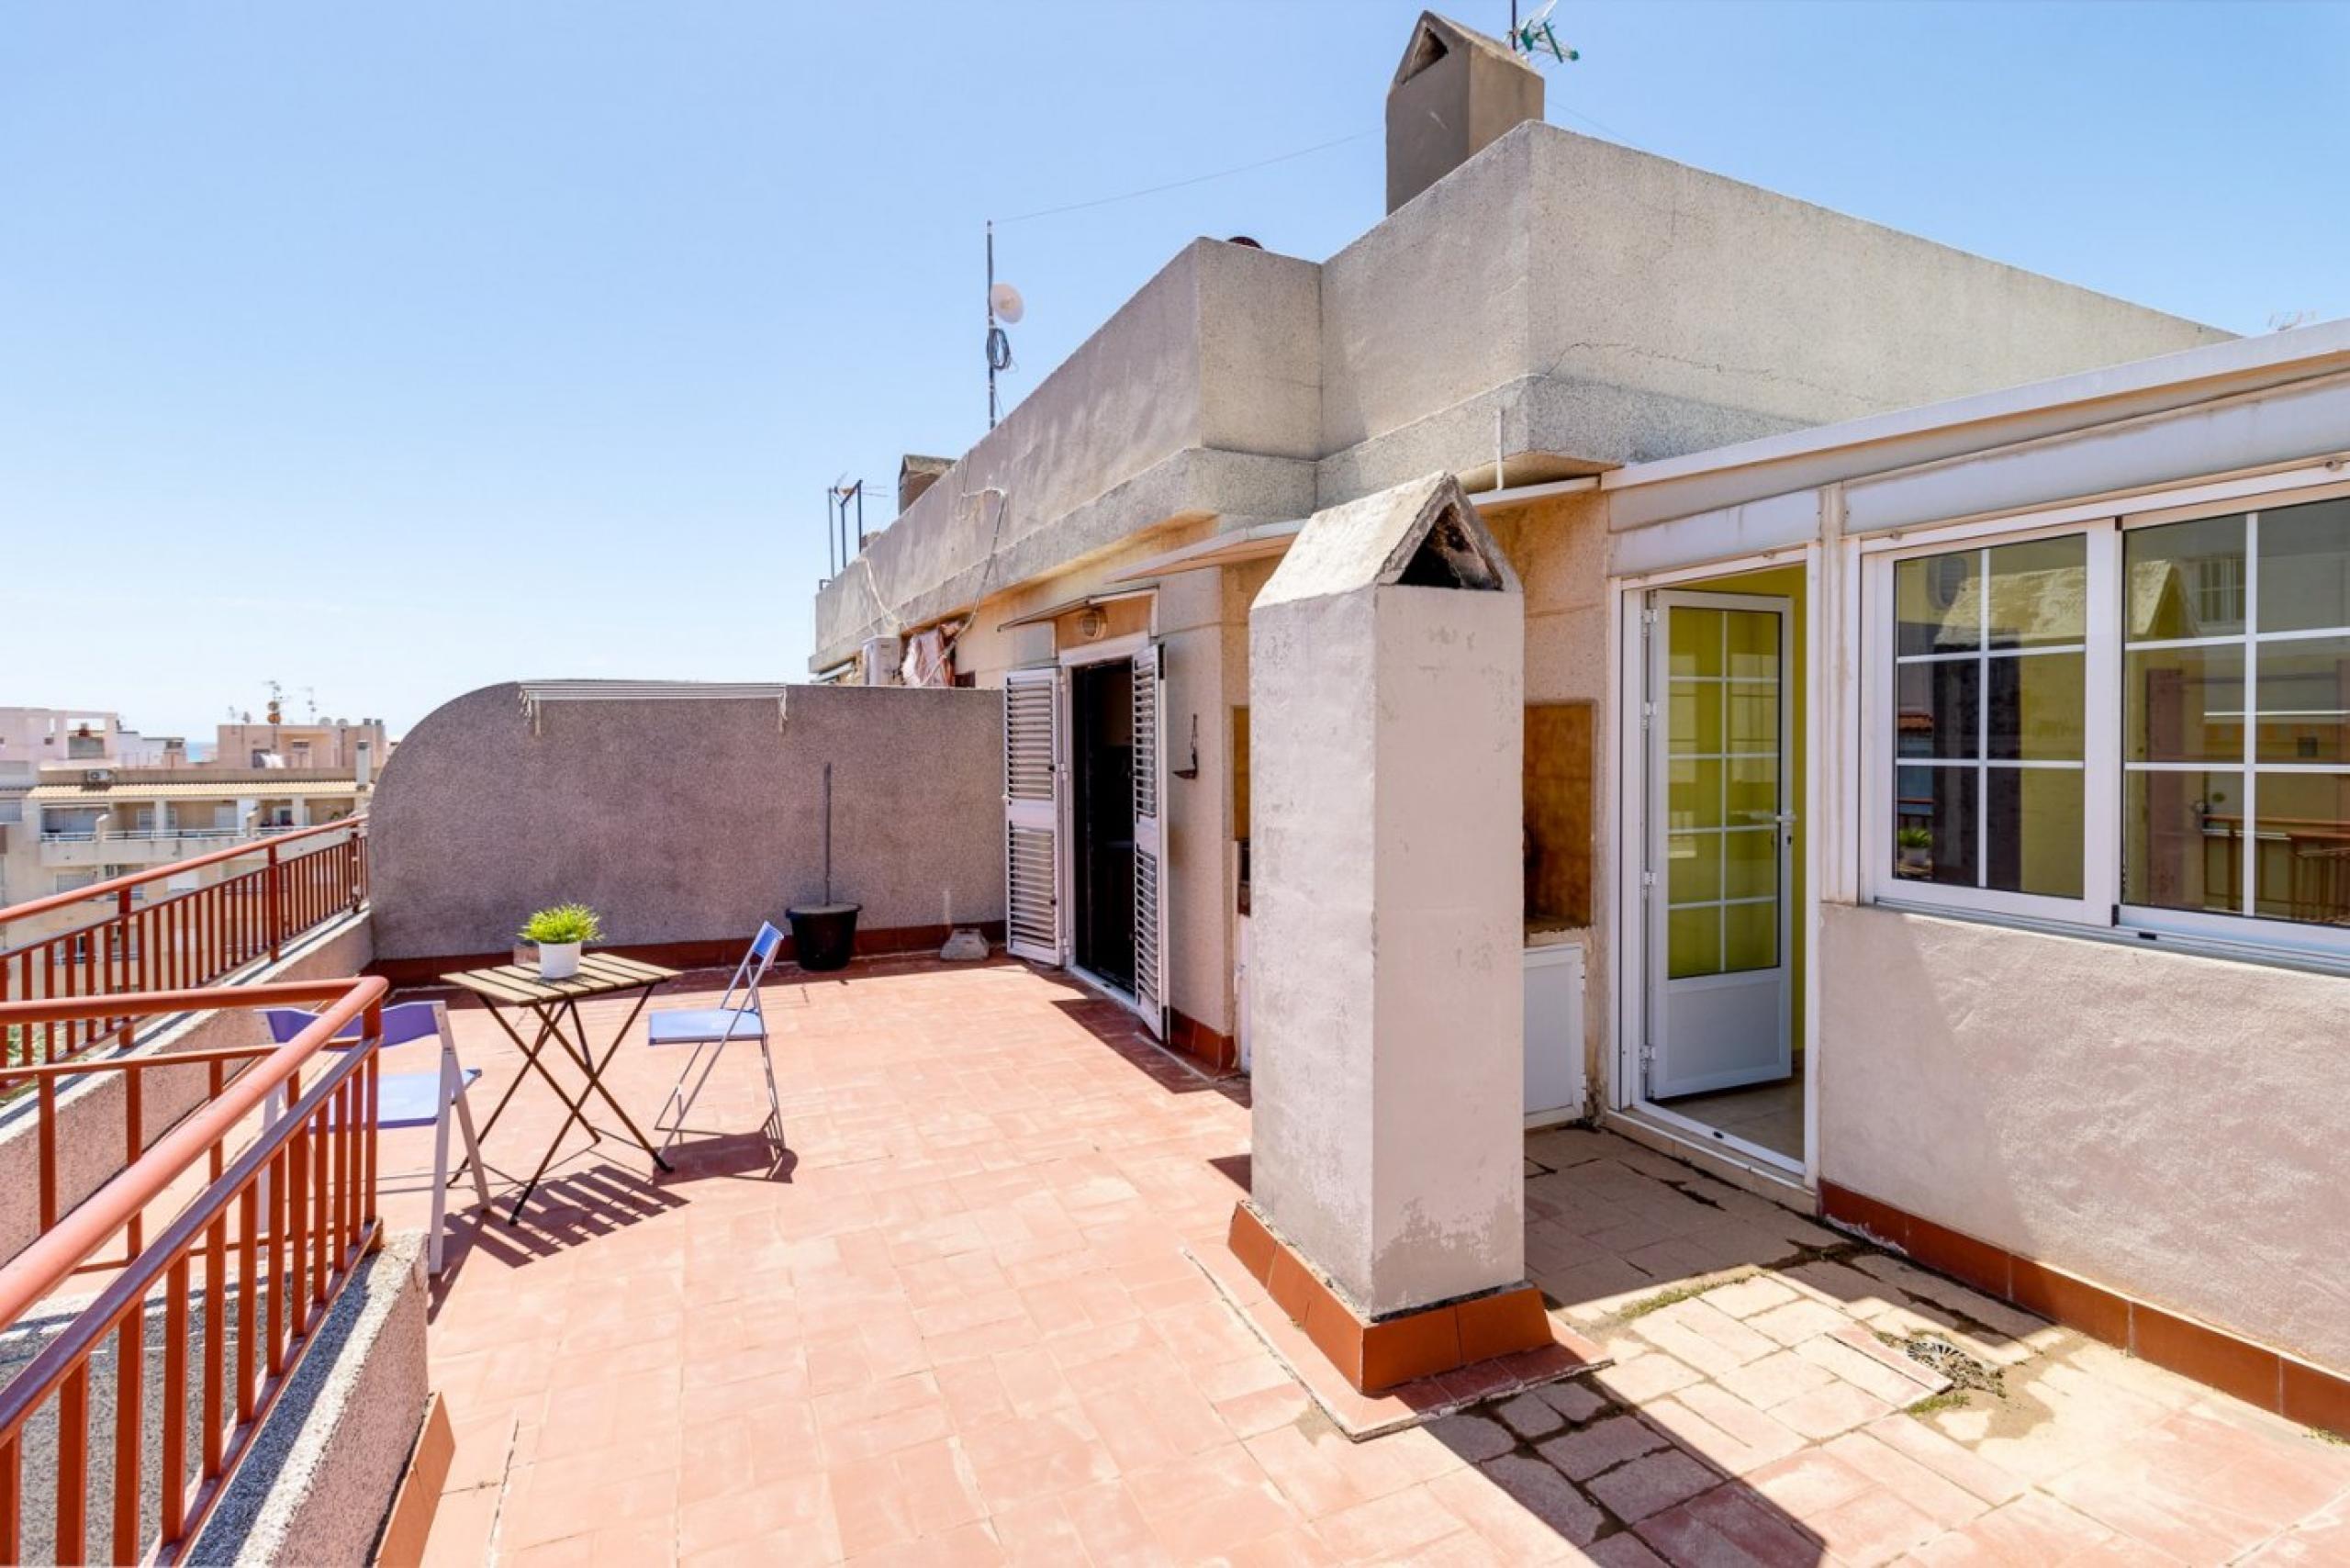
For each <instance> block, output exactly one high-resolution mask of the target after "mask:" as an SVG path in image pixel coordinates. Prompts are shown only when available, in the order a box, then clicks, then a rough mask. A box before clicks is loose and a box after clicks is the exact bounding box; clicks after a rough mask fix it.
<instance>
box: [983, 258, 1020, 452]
mask: <svg viewBox="0 0 2350 1568" xmlns="http://www.w3.org/2000/svg"><path fill="white" fill-rule="evenodd" d="M1027 310H1028V307H1027V304H1026V302H1025V301H1024V300H1023V299H1022V298H1021V297H1020V291H1019V290H1018V289H1016V288H1014V287H1013V286H1011V285H1010V284H1008V283H998V282H996V280H995V219H994V218H989V219H988V340H987V355H988V429H990V430H993V429H995V421H996V417H997V405H996V394H995V378H996V376H997V375H1000V374H1002V372H1004V371H1007V370H1010V369H1011V368H1012V340H1011V339H1010V338H1009V337H1007V336H1005V335H1004V330H1003V329H1004V327H1017V326H1018V325H1020V318H1021V317H1022V316H1024V315H1025V314H1026V313H1027ZM999 322H1001V323H1002V325H998V323H999Z"/></svg>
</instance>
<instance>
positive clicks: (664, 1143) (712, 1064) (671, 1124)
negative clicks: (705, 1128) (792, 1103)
mask: <svg viewBox="0 0 2350 1568" xmlns="http://www.w3.org/2000/svg"><path fill="white" fill-rule="evenodd" d="M782 945H783V933H782V932H780V931H778V930H777V929H776V928H775V926H774V925H773V924H769V923H767V922H764V921H763V922H761V923H760V925H759V934H758V935H756V936H754V937H753V938H751V950H750V951H749V952H747V953H745V954H744V955H743V961H742V962H741V963H739V964H737V965H735V966H734V978H733V980H729V981H727V982H726V994H725V995H724V996H723V997H721V998H720V999H719V1002H718V1005H717V1006H715V1007H670V1008H655V1009H654V1010H653V1011H652V1012H649V1013H647V1014H645V1015H644V1036H645V1040H646V1043H647V1044H650V1045H655V1046H691V1047H693V1054H692V1055H691V1056H689V1057H688V1058H686V1067H685V1070H684V1071H682V1072H680V1073H678V1074H677V1087H676V1088H675V1089H672V1090H671V1091H669V1098H668V1099H667V1100H666V1102H665V1103H663V1104H662V1107H661V1114H660V1115H659V1116H657V1117H655V1119H654V1124H653V1130H654V1131H655V1132H659V1133H666V1134H667V1135H668V1137H665V1138H663V1139H662V1140H661V1148H662V1151H663V1152H664V1153H666V1152H667V1151H668V1148H669V1146H670V1145H671V1144H673V1143H675V1142H677V1135H678V1134H680V1133H682V1132H684V1131H685V1130H686V1117H687V1115H688V1114H690V1113H691V1112H692V1110H693V1106H694V1102H695V1101H696V1100H699V1099H700V1098H701V1091H702V1085H704V1084H706V1083H708V1082H709V1081H710V1075H711V1070H712V1069H714V1068H716V1067H717V1066H718V1058H720V1057H721V1056H722V1055H724V1054H725V1050H726V1047H728V1046H730V1045H732V1044H733V1042H735V1041H736V1040H755V1041H757V1042H758V1046H759V1062H760V1065H761V1066H762V1067H763V1068H765V1069H766V1071H767V1127H766V1131H767V1136H768V1137H771V1138H773V1139H774V1140H775V1142H776V1145H777V1147H778V1148H781V1147H782V1144H783V1102H782V1100H781V1099H780V1098H779V1097H778V1095H777V1093H776V1089H775V1058H774V1057H773V1056H772V1055H770V1054H769V1053H768V1051H767V1014H766V1012H765V1011H764V1010H763V1009H762V1008H761V1007H760V1005H759V982H760V981H761V980H765V979H766V978H767V968H768V966H770V965H771V964H773V963H774V962H775V955H776V949H777V948H778V947H780V946H782ZM738 994H740V996H741V997H742V998H743V1001H742V1002H740V1003H738V1002H736V1000H735V998H736V996H737V995H738ZM704 1051H708V1052H709V1054H710V1059H709V1060H707V1061H703V1060H702V1053H703V1052H704ZM698 1063H699V1065H700V1067H701V1076H700V1077H699V1078H695V1077H694V1068H695V1066H696V1064H698ZM689 1078H691V1079H693V1088H692V1089H691V1090H688V1089H687V1087H686V1081H687V1080H688V1079H689Z"/></svg>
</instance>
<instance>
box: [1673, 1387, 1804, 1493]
mask: <svg viewBox="0 0 2350 1568" xmlns="http://www.w3.org/2000/svg"><path fill="white" fill-rule="evenodd" d="M1679 1398H1680V1402H1681V1404H1683V1405H1684V1406H1687V1407H1688V1408H1689V1409H1691V1410H1693V1411H1695V1413H1696V1414H1697V1415H1699V1416H1701V1417H1705V1419H1707V1421H1710V1422H1711V1423H1713V1425H1714V1426H1716V1427H1717V1428H1720V1429H1721V1430H1722V1431H1723V1432H1724V1433H1725V1434H1727V1435H1728V1436H1729V1438H1730V1439H1733V1440H1734V1441H1736V1442H1737V1443H1739V1444H1740V1446H1741V1448H1742V1449H1743V1450H1744V1451H1743V1453H1741V1454H1740V1455H1739V1456H1737V1459H1736V1462H1734V1463H1732V1464H1729V1465H1727V1466H1726V1468H1729V1469H1730V1470H1732V1471H1733V1472H1734V1473H1738V1474H1741V1475H1742V1474H1744V1473H1746V1472H1747V1471H1749V1470H1751V1469H1753V1468H1754V1467H1755V1466H1757V1465H1760V1464H1765V1463H1768V1462H1770V1461H1772V1460H1774V1459H1780V1458H1783V1457H1785V1455H1787V1454H1789V1453H1792V1452H1794V1451H1795V1450H1796V1449H1798V1448H1800V1447H1802V1446H1803V1444H1802V1439H1799V1438H1798V1437H1797V1436H1796V1433H1795V1432H1794V1430H1793V1429H1792V1428H1789V1427H1788V1426H1787V1425H1786V1424H1785V1422H1782V1421H1778V1420H1774V1419H1773V1418H1772V1417H1770V1416H1767V1415H1765V1414H1764V1413H1763V1412H1762V1411H1761V1410H1758V1409H1756V1408H1755V1407H1754V1406H1751V1405H1750V1404H1748V1403H1747V1402H1746V1401H1745V1400H1743V1399H1740V1397H1739V1396H1738V1395H1737V1394H1732V1393H1731V1392H1730V1391H1729V1390H1728V1389H1726V1388H1719V1387H1717V1386H1715V1385H1714V1384H1712V1383H1698V1384H1696V1385H1695V1386H1694V1387H1690V1388H1684V1389H1683V1390H1682V1391H1681V1393H1680V1395H1679ZM1707 1457H1709V1458H1711V1457H1714V1456H1711V1455H1708V1456H1707Z"/></svg>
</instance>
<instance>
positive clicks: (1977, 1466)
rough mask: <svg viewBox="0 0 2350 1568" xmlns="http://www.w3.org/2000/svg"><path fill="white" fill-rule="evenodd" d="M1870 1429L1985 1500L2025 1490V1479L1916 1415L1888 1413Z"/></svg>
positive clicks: (2006, 1499) (1892, 1446)
mask: <svg viewBox="0 0 2350 1568" xmlns="http://www.w3.org/2000/svg"><path fill="white" fill-rule="evenodd" d="M1868 1432H1869V1435H1870V1436H1872V1437H1874V1438H1875V1439H1877V1440H1878V1441H1879V1442H1881V1443H1883V1444H1885V1445H1886V1447H1887V1448H1890V1449H1893V1450H1896V1451H1897V1452H1899V1453H1902V1454H1905V1455H1907V1456H1908V1457H1909V1458H1910V1459H1913V1460H1915V1461H1917V1462H1919V1464H1922V1465H1924V1466H1925V1467H1926V1468H1927V1469H1928V1470H1930V1471H1932V1472H1933V1473H1935V1474H1937V1475H1939V1476H1941V1477H1942V1479H1943V1480H1945V1481H1949V1482H1953V1483H1955V1484H1957V1485H1960V1486H1963V1487H1964V1488H1965V1489H1966V1490H1967V1491H1968V1492H1971V1493H1973V1494H1974V1495H1975V1496H1977V1497H1980V1498H1981V1499H1982V1500H1983V1501H1984V1502H1986V1503H1988V1504H1993V1505H1997V1504H2000V1503H2007V1502H2011V1501H2013V1500H2014V1499H2015V1498H2017V1497H2019V1496H2020V1495H2022V1494H2023V1489H2024V1486H2023V1483H2022V1482H2021V1481H2019V1480H2018V1479H2016V1477H2015V1476H2013V1475H2011V1474H2009V1473H2008V1472H2006V1471H2004V1470H2001V1469H2000V1468H1999V1467H1998V1466H1997V1465H1996V1464H1993V1463H1992V1462H1990V1461H1989V1460H1987V1459H1984V1458H1982V1457H1981V1456H1980V1455H1978V1454H1975V1453H1973V1452H1970V1451H1969V1450H1966V1449H1964V1448H1962V1447H1960V1446H1959V1445H1958V1444H1957V1443H1954V1442H1953V1441H1951V1439H1948V1438H1946V1437H1944V1436H1943V1435H1942V1433H1940V1432H1938V1431H1936V1430H1934V1429H1933V1428H1931V1427H1929V1426H1927V1425H1926V1424H1925V1423H1923V1422H1921V1421H1919V1420H1917V1419H1916V1418H1915V1417H1909V1416H1888V1417H1886V1418H1885V1419H1884V1420H1882V1421H1873V1422H1871V1423H1870V1424H1869V1427H1868Z"/></svg>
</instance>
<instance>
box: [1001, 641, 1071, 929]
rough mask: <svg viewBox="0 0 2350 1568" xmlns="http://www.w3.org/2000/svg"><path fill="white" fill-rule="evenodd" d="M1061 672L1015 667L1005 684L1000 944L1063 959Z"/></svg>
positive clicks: (1007, 676) (1006, 678)
mask: <svg viewBox="0 0 2350 1568" xmlns="http://www.w3.org/2000/svg"><path fill="white" fill-rule="evenodd" d="M1060 673H1061V672H1060V671H1059V670H1057V669H1016V670H1013V671H1011V672H1010V673H1008V674H1007V675H1006V676H1005V677H1004V681H1003V899H1004V946H1006V947H1008V948H1009V949H1011V951H1012V952H1013V954H1014V955H1016V956H1017V957H1020V958H1034V959H1035V960H1036V961H1037V962H1038V963H1040V964H1057V963H1059V962H1060V961H1061V904H1060V885H1061V868H1060V854H1061V844H1060V801H1059V799H1058V796H1057V789H1058V786H1059V781H1060V766H1059V761H1060V739H1059V736H1058V734H1057V733H1056V732H1057V729H1058V727H1059V723H1060V684H1059V683H1060Z"/></svg>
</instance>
